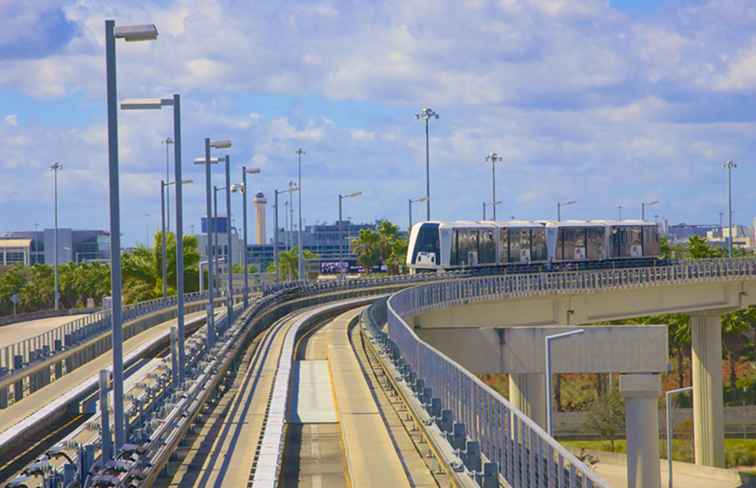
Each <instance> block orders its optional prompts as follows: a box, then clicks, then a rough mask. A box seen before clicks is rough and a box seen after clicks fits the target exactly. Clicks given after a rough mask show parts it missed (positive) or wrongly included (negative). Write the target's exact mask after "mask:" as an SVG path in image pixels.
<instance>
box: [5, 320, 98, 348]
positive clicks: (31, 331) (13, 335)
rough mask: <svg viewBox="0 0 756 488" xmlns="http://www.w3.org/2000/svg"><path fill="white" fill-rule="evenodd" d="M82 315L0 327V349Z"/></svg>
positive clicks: (29, 321)
mask: <svg viewBox="0 0 756 488" xmlns="http://www.w3.org/2000/svg"><path fill="white" fill-rule="evenodd" d="M80 317H84V315H64V316H62V317H49V318H46V319H37V320H28V321H26V322H17V323H15V324H10V325H4V326H1V327H0V347H5V346H9V345H11V344H14V343H16V342H19V341H23V340H24V339H28V338H30V337H34V336H36V335H38V334H42V333H43V332H47V331H48V330H51V329H54V328H56V327H58V326H61V325H63V324H66V323H68V322H73V321H74V320H76V319H78V318H80Z"/></svg>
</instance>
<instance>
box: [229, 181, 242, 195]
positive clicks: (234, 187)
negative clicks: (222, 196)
mask: <svg viewBox="0 0 756 488" xmlns="http://www.w3.org/2000/svg"><path fill="white" fill-rule="evenodd" d="M236 192H239V193H244V184H242V183H239V184H233V185H231V193H236Z"/></svg>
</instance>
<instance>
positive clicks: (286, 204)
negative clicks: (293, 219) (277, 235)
mask: <svg viewBox="0 0 756 488" xmlns="http://www.w3.org/2000/svg"><path fill="white" fill-rule="evenodd" d="M283 228H284V247H285V248H286V250H287V251H288V250H290V249H291V246H289V237H291V236H290V235H289V201H288V200H284V226H283Z"/></svg>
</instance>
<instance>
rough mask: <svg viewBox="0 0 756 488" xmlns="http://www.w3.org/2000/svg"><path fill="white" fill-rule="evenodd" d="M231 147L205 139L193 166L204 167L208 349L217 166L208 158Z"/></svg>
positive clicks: (212, 330) (211, 332)
mask: <svg viewBox="0 0 756 488" xmlns="http://www.w3.org/2000/svg"><path fill="white" fill-rule="evenodd" d="M230 147H231V141H229V140H220V141H210V139H209V138H207V137H206V138H205V157H204V158H197V159H195V160H194V164H204V165H205V206H206V210H207V322H206V323H207V347H208V348H210V347H212V346H213V343H214V342H215V320H214V313H215V311H214V308H215V306H214V303H213V299H214V295H215V285H214V283H213V243H212V236H213V230H214V229H213V228H212V227H213V226H214V225H215V222H213V220H212V217H213V202H212V198H211V195H210V192H211V191H212V189H211V182H210V179H211V174H210V165H211V164H218V158H211V157H210V150H211V148H212V149H227V148H230Z"/></svg>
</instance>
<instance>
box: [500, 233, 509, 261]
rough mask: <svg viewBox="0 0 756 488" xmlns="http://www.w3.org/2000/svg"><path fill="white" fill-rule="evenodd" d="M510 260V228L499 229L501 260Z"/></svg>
mask: <svg viewBox="0 0 756 488" xmlns="http://www.w3.org/2000/svg"><path fill="white" fill-rule="evenodd" d="M508 260H509V230H508V229H499V262H501V263H506V262H507V261H508Z"/></svg>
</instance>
